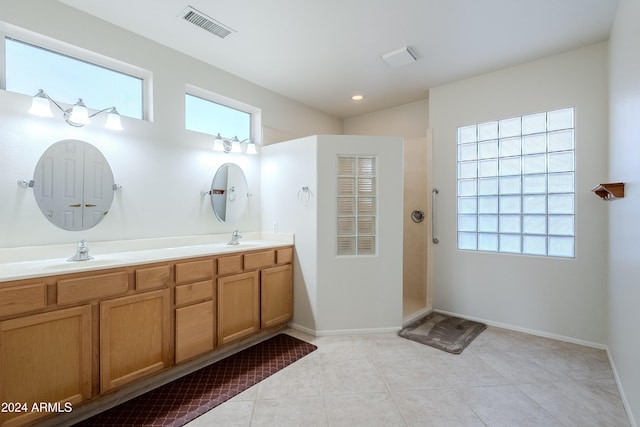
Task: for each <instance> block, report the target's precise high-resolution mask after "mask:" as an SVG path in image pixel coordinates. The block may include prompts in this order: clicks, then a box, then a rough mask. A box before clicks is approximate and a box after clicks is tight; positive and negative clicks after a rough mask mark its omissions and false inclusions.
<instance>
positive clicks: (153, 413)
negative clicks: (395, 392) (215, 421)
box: [76, 334, 317, 427]
mask: <svg viewBox="0 0 640 427" xmlns="http://www.w3.org/2000/svg"><path fill="white" fill-rule="evenodd" d="M316 348H317V347H316V346H315V345H313V344H309V343H307V342H304V341H301V340H299V339H297V338H293V337H291V336H289V335H286V334H280V335H276V336H275V337H273V338H270V339H268V340H266V341H263V342H261V343H258V344H256V345H254V346H253V347H249V348H247V349H245V350H242V351H240V352H239V353H236V354H233V355H231V356H229V357H226V358H224V359H222V360H220V361H218V362H216V363H214V364H212V365H209V366H207V367H204V368H202V369H199V370H197V371H195V372H192V373H191V374H188V375H186V376H184V377H182V378H178V379H177V380H175V381H172V382H170V383H168V384H165V385H163V386H161V387H158V388H156V389H154V390H151V391H149V392H147V393H145V394H143V395H141V396H138V397H136V398H134V399H132V400H129V401H128V402H125V403H122V404H120V405H118V406H116V407H114V408H111V409H109V410H107V411H105V412H102V413H100V414H98V415H95V416H93V417H91V418H88V419H86V420H84V421H82V422H80V423H78V424H76V426H91V427H96V426H109V427H113V426H143V425H144V426H182V425H184V424H186V423H188V422H189V421H191V420H193V419H195V418H197V417H198V416H200V415H202V414H204V413H205V412H207V411H209V410H211V409H213V408H215V407H216V406H218V405H219V404H221V403H223V402H225V401H226V400H228V399H230V398H232V397H233V396H235V395H237V394H239V393H240V392H242V391H244V390H246V389H248V388H249V387H251V386H252V385H255V384H257V383H259V382H260V381H262V380H263V379H265V378H267V377H268V376H270V375H272V374H275V373H276V372H278V371H279V370H280V369H282V368H285V367H286V366H288V365H290V364H291V363H293V362H295V361H296V360H298V359H301V358H302V357H304V356H306V355H307V354H309V353H311V352H312V351H314V350H315V349H316Z"/></svg>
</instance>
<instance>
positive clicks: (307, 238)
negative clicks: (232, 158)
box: [262, 136, 318, 331]
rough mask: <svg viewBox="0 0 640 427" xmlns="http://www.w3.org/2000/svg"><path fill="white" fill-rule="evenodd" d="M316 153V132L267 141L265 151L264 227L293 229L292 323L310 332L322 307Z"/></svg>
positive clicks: (263, 180) (263, 152) (286, 230)
mask: <svg viewBox="0 0 640 427" xmlns="http://www.w3.org/2000/svg"><path fill="white" fill-rule="evenodd" d="M316 153H317V138H316V137H315V136H310V137H306V138H302V139H297V140H292V141H286V142H281V143H278V144H273V145H269V146H267V147H264V149H263V151H262V194H263V199H264V201H263V203H262V229H263V230H266V231H278V232H280V233H295V255H294V264H293V284H294V292H293V298H294V301H293V320H292V323H293V324H295V325H297V326H298V327H300V328H302V329H306V330H309V331H315V330H316V316H317V313H316V312H317V306H318V302H317V294H318V245H317V241H318V200H317V194H318V174H317V167H316V160H317V156H316ZM305 186H307V187H309V189H310V191H312V194H311V196H310V197H309V199H308V202H307V203H306V204H305V203H303V202H301V201H300V200H298V193H300V196H301V198H302V196H303V191H302V187H305ZM302 200H303V201H306V199H304V198H303V199H302ZM274 226H275V229H274Z"/></svg>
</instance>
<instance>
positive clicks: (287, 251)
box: [276, 248, 293, 264]
mask: <svg viewBox="0 0 640 427" xmlns="http://www.w3.org/2000/svg"><path fill="white" fill-rule="evenodd" d="M292 262H293V248H284V249H278V250H276V264H291V263H292Z"/></svg>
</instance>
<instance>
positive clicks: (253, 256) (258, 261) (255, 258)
mask: <svg viewBox="0 0 640 427" xmlns="http://www.w3.org/2000/svg"><path fill="white" fill-rule="evenodd" d="M275 255H276V254H275V251H263V252H253V253H250V254H245V255H244V269H245V270H255V269H257V268H262V267H269V266H272V265H274V264H275V258H276V257H275Z"/></svg>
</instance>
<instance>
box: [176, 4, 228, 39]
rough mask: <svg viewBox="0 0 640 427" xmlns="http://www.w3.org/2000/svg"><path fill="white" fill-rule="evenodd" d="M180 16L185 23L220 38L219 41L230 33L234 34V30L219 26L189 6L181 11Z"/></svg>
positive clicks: (218, 23)
mask: <svg viewBox="0 0 640 427" xmlns="http://www.w3.org/2000/svg"><path fill="white" fill-rule="evenodd" d="M180 16H182V18H183V19H185V20H186V21H189V22H191V23H192V24H193V25H197V26H198V27H200V28H202V29H203V30H206V31H208V32H210V33H211V34H214V35H216V36H218V37H220V38H221V39H223V38H225V37H227V36H228V35H229V34H231V33H235V30H234V29H232V28H229V27H227V26H225V25H223V24H221V23H220V22H218V21H216V20H215V19H213V18H211V17H209V16H207V15H205V14H204V13H202V12H200V11H199V10H197V9H194V8H193V7H191V6H188V7H187V8H186V9H185V10H183V11H182V13H181V14H180Z"/></svg>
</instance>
